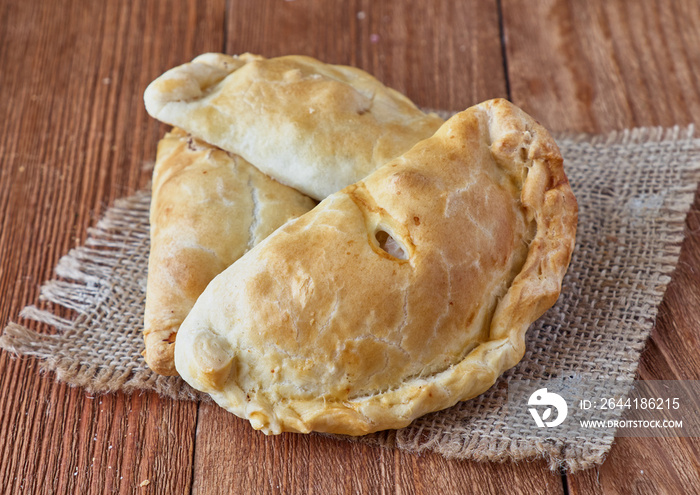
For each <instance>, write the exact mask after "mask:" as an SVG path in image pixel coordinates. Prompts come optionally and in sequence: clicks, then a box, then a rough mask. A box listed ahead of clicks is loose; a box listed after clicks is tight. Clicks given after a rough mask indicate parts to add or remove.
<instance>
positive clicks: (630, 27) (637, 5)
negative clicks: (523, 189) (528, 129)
mask: <svg viewBox="0 0 700 495" xmlns="http://www.w3.org/2000/svg"><path fill="white" fill-rule="evenodd" d="M503 13H504V32H505V39H506V50H507V59H508V72H509V77H510V87H511V96H512V98H513V101H514V102H515V103H518V104H519V105H522V107H523V108H524V109H525V110H526V111H527V112H529V113H530V114H531V115H533V116H534V117H536V118H537V119H538V120H540V121H541V122H542V123H543V124H544V125H545V126H547V127H549V128H551V129H553V130H556V131H583V132H605V131H609V130H613V129H622V128H625V127H633V126H645V125H662V126H670V125H675V124H689V123H691V122H693V121H694V116H695V115H698V112H699V111H700V99H699V98H698V93H699V92H700V79H699V76H698V67H700V53H698V50H695V49H694V48H693V47H696V46H698V43H700V30H698V29H697V20H698V18H700V5H698V3H697V2H693V1H683V2H663V1H656V0H645V1H643V2H624V1H617V2H609V1H604V0H597V1H594V2H585V4H579V3H573V2H568V1H566V0H547V1H543V2H527V1H525V0H503Z"/></svg>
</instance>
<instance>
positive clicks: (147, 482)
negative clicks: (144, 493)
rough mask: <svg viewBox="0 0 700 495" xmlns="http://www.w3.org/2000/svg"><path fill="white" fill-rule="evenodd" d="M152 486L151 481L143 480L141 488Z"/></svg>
mask: <svg viewBox="0 0 700 495" xmlns="http://www.w3.org/2000/svg"><path fill="white" fill-rule="evenodd" d="M150 484H151V480H143V481H142V482H141V484H140V485H139V486H148V485H150Z"/></svg>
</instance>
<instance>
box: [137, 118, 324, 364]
mask: <svg viewBox="0 0 700 495" xmlns="http://www.w3.org/2000/svg"><path fill="white" fill-rule="evenodd" d="M315 204H316V203H315V202H314V201H313V200H312V199H310V198H308V197H307V196H304V195H303V194H301V193H299V192H297V191H295V190H294V189H291V188H289V187H287V186H283V185H282V184H279V183H278V182H276V181H274V180H272V179H270V178H269V177H267V176H266V175H264V174H263V173H261V172H260V171H258V170H256V169H255V167H253V166H251V165H250V164H249V163H247V162H246V161H245V160H243V159H242V158H240V157H238V156H235V155H230V154H228V153H226V152H225V151H222V150H219V149H216V148H214V147H212V146H209V145H207V144H205V143H203V142H201V141H199V140H197V139H194V138H192V137H191V136H188V135H187V134H186V133H185V132H184V131H182V130H180V129H174V130H173V131H172V132H171V133H169V134H167V135H166V136H165V137H164V138H163V139H162V140H161V141H160V143H159V144H158V154H157V158H156V165H155V169H154V172H153V198H152V200H151V252H150V256H149V260H148V282H147V290H146V311H145V317H144V320H145V321H144V339H145V343H146V350H145V353H144V355H145V358H146V362H147V363H148V365H149V367H150V368H151V369H152V370H154V371H156V372H157V373H160V374H162V375H175V374H177V373H176V371H175V365H174V363H173V343H174V341H175V335H176V333H177V330H178V328H179V326H180V324H181V323H182V321H183V320H184V319H185V316H187V314H188V313H189V311H190V309H191V308H192V306H193V305H194V302H195V301H196V300H197V297H198V296H199V295H200V294H201V293H202V291H203V290H204V288H205V287H206V286H207V284H208V283H209V281H210V280H211V279H213V278H214V276H216V275H217V274H219V273H220V272H222V271H223V270H224V269H225V268H226V267H228V266H229V265H230V264H231V263H233V262H234V261H235V260H237V259H238V258H239V257H240V256H241V255H242V254H243V253H244V252H246V251H247V250H248V249H250V248H251V247H253V246H254V245H255V244H257V243H258V242H260V241H261V240H262V239H264V238H265V237H266V236H268V235H269V234H270V233H272V232H273V231H274V230H275V229H277V228H278V227H279V226H280V225H282V224H284V223H285V222H286V221H287V220H289V219H291V218H294V217H297V216H299V215H301V214H303V213H306V212H307V211H309V210H310V209H311V208H313V207H314V205H315Z"/></svg>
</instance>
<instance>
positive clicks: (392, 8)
mask: <svg viewBox="0 0 700 495" xmlns="http://www.w3.org/2000/svg"><path fill="white" fill-rule="evenodd" d="M206 51H224V52H227V53H241V52H245V51H250V52H253V53H260V54H263V55H267V56H275V55H281V54H290V53H301V54H306V55H312V56H314V57H317V58H320V59H321V60H324V61H326V62H332V63H342V64H350V65H355V66H359V67H361V68H363V69H366V70H368V71H369V72H371V73H373V74H374V75H376V76H377V77H378V78H379V79H380V80H381V81H383V82H384V83H386V84H387V85H389V86H392V87H394V88H396V89H398V90H400V91H402V92H404V93H405V94H407V95H408V96H409V97H410V98H412V99H413V100H414V101H415V102H417V103H418V104H419V105H421V106H424V107H432V108H440V109H450V110H461V109H464V108H466V107H468V106H470V105H472V104H474V103H477V102H479V101H482V100H485V99H488V98H493V97H498V96H502V97H507V98H509V99H510V100H512V101H513V102H514V103H516V104H517V105H520V106H521V107H523V108H524V109H525V110H526V111H528V112H529V113H531V114H532V115H534V116H535V117H536V118H537V119H539V120H540V121H541V122H542V123H543V124H544V125H545V126H547V127H549V128H550V129H552V130H554V131H586V132H605V131H609V130H613V129H620V128H624V127H631V126H649V125H662V126H670V125H673V124H688V123H690V122H693V120H694V118H696V116H698V115H700V3H698V2H697V1H694V0H688V1H670V0H669V1H662V0H658V1H654V0H649V1H646V0H645V1H640V2H632V1H625V0H617V1H610V0H596V1H591V2H582V1H578V2H577V1H573V0H571V1H566V0H547V1H540V2H537V1H534V0H465V1H456V2H451V1H448V0H444V1H434V2H428V1H423V2H419V1H413V2H403V1H371V0H348V1H321V0H318V1H310V0H296V1H282V0H229V1H225V0H204V1H199V2H196V1H194V0H190V1H181V2H175V1H160V2H159V1H155V0H153V1H142V2H137V1H123V0H103V1H88V0H55V1H51V2H41V1H39V0H32V1H29V0H3V1H2V2H0V129H2V132H0V160H1V162H0V163H1V164H2V165H1V167H0V212H2V227H1V229H0V253H2V256H1V260H0V295H1V296H0V298H1V300H0V325H2V326H4V325H5V324H6V323H7V322H8V321H9V320H16V319H17V315H18V313H19V311H20V310H21V308H22V307H24V306H25V305H27V304H31V303H33V302H34V301H36V299H37V296H38V288H39V285H40V283H41V282H42V281H44V280H46V279H48V278H50V277H51V276H52V269H53V267H54V265H55V264H56V262H57V261H58V259H59V257H60V256H61V255H63V254H65V253H67V252H68V250H69V249H70V248H72V247H75V246H78V245H80V244H81V243H82V242H83V241H84V239H85V237H86V230H87V228H88V227H90V226H91V225H93V224H94V223H95V221H96V220H97V219H98V218H99V217H100V215H101V213H102V212H103V211H104V210H105V208H106V207H107V206H108V205H109V204H110V203H112V202H113V201H114V200H115V199H116V198H119V197H122V196H126V195H128V194H131V193H133V192H134V191H136V190H138V189H139V188H142V187H144V186H145V185H146V183H147V181H148V180H149V165H150V164H151V163H152V161H153V159H154V155H155V146H156V142H157V141H158V139H159V138H160V136H162V134H163V133H164V131H165V129H166V127H165V126H163V125H159V124H158V123H156V122H155V121H154V120H152V119H151V118H149V117H148V116H147V115H146V112H145V110H144V108H143V103H142V94H143V90H144V88H145V87H146V85H147V84H148V83H149V82H150V81H151V80H152V79H154V78H155V77H156V76H158V75H159V74H161V73H162V72H163V71H164V70H166V69H168V68H170V67H173V66H175V65H178V64H180V63H183V62H185V61H188V60H190V59H191V58H193V57H194V56H195V55H197V54H200V53H203V52H206ZM699 211H700V201H697V200H696V202H695V206H694V208H693V210H692V212H691V213H690V215H689V216H688V220H687V232H688V236H687V238H686V240H685V242H684V243H683V249H682V255H681V260H680V263H679V265H678V269H677V270H676V272H675V275H674V276H673V282H672V283H671V286H670V287H669V289H668V293H667V294H666V297H665V299H664V302H663V304H662V306H661V310H660V313H659V317H658V320H657V323H656V328H655V330H654V333H653V335H652V338H651V340H650V341H649V343H648V346H647V349H646V351H645V353H644V357H643V360H642V364H641V367H640V371H639V374H640V376H641V377H642V378H646V379H696V380H697V379H699V378H700V353H698V352H697V350H698V347H699V342H700V215H699V214H698V212H699ZM44 330H45V331H50V329H48V328H45V329H44ZM699 451H700V441H698V440H697V439H673V438H667V439H663V438H652V439H628V438H621V439H618V440H617V441H616V443H615V445H614V447H613V449H612V451H611V453H610V455H609V457H608V459H607V461H606V462H605V464H604V465H603V466H602V467H600V468H599V469H593V470H589V471H585V472H581V473H577V474H574V475H568V476H562V475H560V474H556V473H555V474H553V473H551V472H550V471H549V470H548V469H547V466H546V465H545V464H544V462H542V461H534V462H529V463H518V464H513V463H505V464H488V463H486V464H477V463H473V462H459V461H448V460H445V459H443V458H442V457H439V456H436V455H430V454H425V455H421V456H417V455H412V454H407V453H403V452H400V451H394V450H383V449H380V448H375V447H371V446H367V445H361V444H350V443H346V442H342V441H336V440H331V439H326V438H322V437H320V436H302V435H292V434H287V435H282V436H279V437H275V438H267V437H264V436H263V435H261V434H259V433H258V432H254V431H252V430H251V429H250V428H249V426H248V424H247V423H244V422H243V421H240V420H238V419H236V418H235V417H233V416H232V415H229V414H228V413H226V412H223V411H222V410H220V409H218V408H217V407H215V406H213V405H208V404H196V403H191V402H174V401H172V400H167V399H162V398H160V397H158V396H156V395H155V394H152V393H142V394H138V393H137V394H133V395H130V396H127V395H124V394H114V395H105V396H97V397H93V396H90V395H88V394H86V393H85V392H84V391H82V390H79V389H71V388H69V387H67V386H65V385H63V384H60V383H57V382H56V381H55V380H54V377H53V376H52V375H51V374H40V373H39V364H38V363H37V361H36V360H34V359H16V358H14V357H12V356H10V355H8V354H7V353H5V352H2V353H0V492H2V493H8V494H9V493H12V494H14V493H31V494H34V493H81V494H82V493H99V494H101V493H112V492H119V493H167V494H180V493H189V492H196V493H320V494H331V493H341V492H342V493H360V492H366V493H388V492H395V493H402V494H403V493H499V494H500V493H523V494H531V493H547V494H550V493H551V494H565V493H568V494H579V493H584V494H589V493H674V494H680V493H700V474H699V471H700V469H699V466H698V457H699V455H698V454H699ZM146 480H147V481H148V484H147V485H146ZM142 482H143V483H142ZM141 485H145V486H141Z"/></svg>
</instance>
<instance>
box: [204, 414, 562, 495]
mask: <svg viewBox="0 0 700 495" xmlns="http://www.w3.org/2000/svg"><path fill="white" fill-rule="evenodd" d="M194 472H195V476H194V486H193V490H192V493H193V494H227V493H233V492H235V491H236V490H240V491H241V492H242V493H255V494H280V493H282V494H327V493H339V494H340V493H345V494H348V495H351V494H355V493H396V494H431V493H454V494H458V493H480V494H481V493H483V494H488V493H499V494H500V493H503V491H504V487H508V493H513V494H532V493H538V494H561V493H563V487H562V482H561V477H560V476H559V475H557V474H556V473H551V472H549V471H548V470H547V468H546V466H545V464H544V463H543V462H535V463H521V464H512V463H507V464H497V463H476V462H469V461H454V460H452V461H451V460H447V459H445V458H444V457H442V456H439V455H436V454H431V453H426V454H423V455H415V454H409V453H406V452H403V451H400V450H396V449H386V448H382V447H376V446H370V445H367V444H364V443H359V442H349V441H347V440H340V439H336V438H333V437H329V436H321V435H299V434H282V435H280V436H276V437H266V436H264V435H262V434H261V433H260V432H258V431H255V430H253V429H252V428H251V427H250V425H249V424H248V422H247V421H243V420H241V419H238V418H236V417H235V416H233V415H232V414H229V413H228V412H226V411H224V410H223V409H221V408H219V407H218V406H216V405H213V404H202V405H201V406H200V410H199V421H198V428H197V450H196V455H195V467H194Z"/></svg>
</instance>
